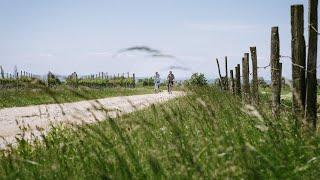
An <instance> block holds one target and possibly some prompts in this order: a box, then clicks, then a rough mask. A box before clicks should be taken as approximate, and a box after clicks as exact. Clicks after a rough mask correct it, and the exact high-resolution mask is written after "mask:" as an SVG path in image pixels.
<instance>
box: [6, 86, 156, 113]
mask: <svg viewBox="0 0 320 180" xmlns="http://www.w3.org/2000/svg"><path fill="white" fill-rule="evenodd" d="M152 92H153V91H152V89H148V88H135V89H127V88H106V89H89V88H78V89H70V88H67V87H66V86H59V87H58V88H53V89H48V88H45V87H39V88H36V89H29V88H27V89H20V90H16V89H3V90H0V99H1V101H0V108H6V107H19V106H28V105H38V104H52V103H65V102H75V101H81V100H88V99H97V98H105V97H115V96H129V95H137V94H148V93H152Z"/></svg>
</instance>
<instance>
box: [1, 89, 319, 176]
mask: <svg viewBox="0 0 320 180" xmlns="http://www.w3.org/2000/svg"><path fill="white" fill-rule="evenodd" d="M264 102H266V103H265V104H264V103H263V104H262V105H261V107H259V108H257V109H256V108H253V107H251V106H245V105H243V104H242V103H241V101H240V100H239V99H238V98H235V97H233V96H231V95H229V94H227V93H221V92H219V91H217V90H215V89H214V88H204V89H200V90H191V91H190V92H189V95H188V96H186V97H183V98H179V99H176V100H172V101H170V102H167V103H165V104H161V105H154V106H152V107H150V108H148V109H145V110H142V111H137V112H135V113H132V114H129V115H125V116H122V117H120V118H117V119H108V120H106V121H103V122H99V123H96V124H92V125H85V126H79V127H73V128H70V127H68V126H64V125H61V126H59V127H56V128H54V129H53V130H52V131H51V132H50V133H49V134H48V135H46V136H43V140H41V141H40V140H34V141H33V142H32V145H30V144H29V143H27V142H26V141H25V140H21V139H20V140H19V141H18V142H19V143H18V146H17V147H15V148H8V149H6V150H3V151H2V155H1V156H0V176H1V177H2V178H8V179H17V178H19V179H33V178H34V179H92V178H94V179H168V178H169V179H199V178H202V179H212V178H217V179H225V178H239V179H242V178H243V179H270V178H271V179H274V178H277V179H287V178H288V179H289V178H292V179H317V177H319V176H320V172H319V168H320V162H319V161H320V159H319V158H320V146H319V140H320V136H319V134H317V135H315V136H309V137H304V136H302V135H300V133H299V131H298V130H297V129H296V128H295V123H294V121H293V119H292V118H291V115H290V113H288V112H286V111H284V112H283V114H282V118H280V119H278V120H274V119H271V118H269V117H270V111H269V109H268V108H266V107H268V104H267V101H266V100H264Z"/></svg>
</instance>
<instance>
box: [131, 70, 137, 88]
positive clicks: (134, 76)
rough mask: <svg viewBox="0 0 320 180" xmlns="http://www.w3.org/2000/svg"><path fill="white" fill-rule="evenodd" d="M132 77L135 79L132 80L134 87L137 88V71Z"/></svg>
mask: <svg viewBox="0 0 320 180" xmlns="http://www.w3.org/2000/svg"><path fill="white" fill-rule="evenodd" d="M132 79H133V82H132V84H133V88H135V87H136V75H135V73H133V74H132Z"/></svg>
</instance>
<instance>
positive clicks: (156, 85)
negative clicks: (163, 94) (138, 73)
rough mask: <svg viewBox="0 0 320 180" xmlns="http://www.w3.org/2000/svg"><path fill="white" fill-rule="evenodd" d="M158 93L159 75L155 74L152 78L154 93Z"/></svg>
mask: <svg viewBox="0 0 320 180" xmlns="http://www.w3.org/2000/svg"><path fill="white" fill-rule="evenodd" d="M159 91H160V74H159V73H158V72H156V74H155V76H154V92H155V93H158V92H159Z"/></svg>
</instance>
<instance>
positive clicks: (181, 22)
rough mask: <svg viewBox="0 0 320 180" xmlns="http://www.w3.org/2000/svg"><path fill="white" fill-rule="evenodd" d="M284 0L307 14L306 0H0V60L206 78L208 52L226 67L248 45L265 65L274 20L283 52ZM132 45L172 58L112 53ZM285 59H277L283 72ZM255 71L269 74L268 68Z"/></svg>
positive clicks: (211, 66)
mask: <svg viewBox="0 0 320 180" xmlns="http://www.w3.org/2000/svg"><path fill="white" fill-rule="evenodd" d="M292 4H304V5H305V17H306V18H307V0H267V1H266V0H197V1H195V0H157V1H155V0H135V1H133V0H54V1H53V0H28V1H19V0H0V65H2V66H3V67H4V70H5V71H9V72H12V71H13V69H14V66H15V65H17V67H18V69H19V70H25V71H28V72H33V73H35V74H46V73H47V72H48V71H51V72H54V73H57V74H61V75H68V74H71V73H72V72H77V73H78V74H80V75H85V74H91V73H95V72H108V73H109V74H115V73H123V72H130V73H135V74H136V76H140V77H142V76H143V77H145V76H152V75H153V74H154V72H156V71H158V72H160V75H161V76H162V77H164V76H166V74H167V72H168V70H169V69H170V68H171V69H172V70H173V72H174V74H175V75H176V76H177V77H179V78H186V77H190V75H191V74H192V73H195V72H200V73H204V74H205V75H206V77H207V78H209V79H214V78H216V77H217V75H218V73H217V66H216V61H215V59H216V58H219V59H220V61H221V63H223V60H224V57H225V56H228V61H229V68H234V67H235V66H236V64H239V63H241V58H242V57H243V54H244V53H246V52H249V47H251V46H256V47H257V53H258V65H259V66H265V65H268V64H269V61H270V39H271V27H272V26H279V31H280V43H281V44H280V49H281V50H280V52H281V55H287V56H290V55H291V50H290V43H291V33H290V5H292ZM306 20H307V19H306ZM305 24H306V25H305V26H306V27H307V21H306V22H305ZM306 35H307V34H306ZM133 46H148V47H151V48H153V49H157V50H159V51H161V52H162V53H164V54H170V55H173V56H175V58H174V59H173V58H159V57H158V58H154V57H151V56H150V54H147V53H144V52H127V53H121V54H117V52H119V50H122V49H125V48H129V47H133ZM289 61H290V59H283V63H284V66H283V67H284V69H283V73H284V76H285V77H287V78H290V76H291V75H290V74H291V65H290V62H289ZM222 73H224V71H223V70H222ZM259 76H263V77H264V78H265V79H270V69H267V70H262V69H261V70H259Z"/></svg>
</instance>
